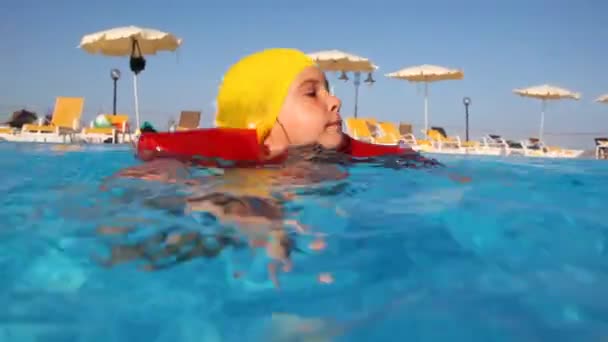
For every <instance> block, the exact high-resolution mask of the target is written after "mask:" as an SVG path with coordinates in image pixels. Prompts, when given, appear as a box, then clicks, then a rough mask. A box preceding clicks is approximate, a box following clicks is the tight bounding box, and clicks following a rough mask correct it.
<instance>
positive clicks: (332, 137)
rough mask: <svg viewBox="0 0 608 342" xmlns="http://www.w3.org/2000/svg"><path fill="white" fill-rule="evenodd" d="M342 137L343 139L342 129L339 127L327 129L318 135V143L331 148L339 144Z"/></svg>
mask: <svg viewBox="0 0 608 342" xmlns="http://www.w3.org/2000/svg"><path fill="white" fill-rule="evenodd" d="M342 139H343V134H342V130H340V129H335V130H327V131H325V133H324V134H323V135H322V136H321V137H320V139H319V144H320V145H321V146H323V147H324V148H329V149H332V148H336V147H338V146H340V144H341V143H342Z"/></svg>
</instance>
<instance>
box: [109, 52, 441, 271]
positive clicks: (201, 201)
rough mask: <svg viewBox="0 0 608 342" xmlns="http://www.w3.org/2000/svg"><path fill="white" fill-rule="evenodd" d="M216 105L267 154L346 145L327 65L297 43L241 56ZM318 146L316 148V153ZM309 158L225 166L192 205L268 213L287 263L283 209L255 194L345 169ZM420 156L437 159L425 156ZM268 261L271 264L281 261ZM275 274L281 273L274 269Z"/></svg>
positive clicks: (156, 174)
mask: <svg viewBox="0 0 608 342" xmlns="http://www.w3.org/2000/svg"><path fill="white" fill-rule="evenodd" d="M217 106H218V111H217V114H216V126H217V127H225V128H248V129H255V130H256V132H257V136H258V141H259V142H260V144H261V145H263V147H264V150H265V155H264V158H265V159H266V160H272V159H273V158H276V157H277V156H280V155H282V154H284V153H285V152H286V151H287V150H288V149H290V148H294V147H305V146H316V147H318V149H320V150H325V151H329V150H333V151H341V150H344V149H345V148H347V145H348V143H349V141H350V138H349V137H348V136H346V135H345V134H344V133H343V131H342V118H341V116H340V107H341V102H340V100H339V99H338V98H337V97H335V96H334V95H332V94H330V93H329V89H328V86H327V80H326V78H325V75H324V73H323V72H322V71H321V70H320V69H319V68H318V67H317V66H316V65H315V63H314V61H313V60H312V59H311V58H309V57H308V56H307V55H305V54H304V53H302V52H300V51H298V50H295V49H282V48H279V49H268V50H263V51H260V52H256V53H253V54H251V55H249V56H246V57H245V58H243V59H241V60H240V61H238V62H237V63H236V64H235V65H233V66H232V67H231V68H230V69H229V70H228V72H227V73H226V74H225V76H224V79H223V82H222V84H221V86H220V89H219V93H218V96H217ZM315 150H317V149H311V150H310V151H313V152H312V153H313V154H314V151H315ZM307 159H310V158H301V159H300V160H296V161H293V162H290V163H288V165H287V166H283V167H281V168H279V169H274V170H267V169H248V170H242V169H236V170H230V169H227V170H225V171H224V173H223V174H222V177H223V178H225V179H229V180H231V181H230V182H225V183H227V184H229V185H226V186H221V187H219V188H217V189H215V190H214V192H212V193H211V194H210V195H209V193H207V194H203V195H202V196H201V195H200V194H198V195H196V196H193V198H192V199H189V200H187V201H186V203H187V208H188V209H189V210H203V211H206V212H211V213H212V214H213V215H214V216H216V217H217V218H218V219H219V220H220V221H225V220H228V221H231V222H237V223H238V222H242V223H243V224H244V225H246V224H247V222H249V221H251V220H254V221H256V222H259V221H260V220H261V221H265V222H266V223H268V225H269V226H271V227H272V229H270V230H269V231H268V234H267V235H268V236H269V237H270V240H269V242H268V244H267V246H266V250H267V252H268V255H269V256H270V257H271V258H273V259H278V260H279V261H280V262H282V263H283V264H284V266H285V267H286V269H288V268H289V266H288V265H289V262H288V258H289V254H290V250H288V248H291V247H293V244H290V243H287V242H288V240H287V238H286V235H285V234H283V233H277V231H280V230H277V229H276V228H277V222H278V223H281V222H282V221H281V217H280V216H281V214H280V212H281V211H280V210H278V211H277V210H275V211H273V210H260V209H259V208H260V206H259V205H257V204H255V203H253V202H255V201H254V200H253V199H252V198H254V197H257V198H258V199H259V198H262V199H263V200H264V201H265V203H266V204H268V205H269V206H270V207H272V206H280V205H279V204H277V203H278V202H276V201H275V200H273V198H272V196H271V195H270V194H271V190H270V188H272V187H273V186H274V185H279V184H280V183H282V182H293V181H294V179H297V180H298V181H299V182H300V183H304V184H306V183H312V182H316V181H322V180H337V179H343V178H344V177H346V175H345V173H344V172H342V171H341V170H340V169H339V168H338V167H336V166H335V165H324V167H318V166H317V165H315V164H314V163H310V162H308V160H307ZM420 160H421V161H423V162H425V163H426V162H428V163H430V164H433V161H430V160H426V159H424V158H420ZM184 168H185V165H184V164H183V163H181V162H179V161H177V160H168V159H163V160H160V159H159V160H154V161H151V162H148V163H146V164H144V165H142V166H137V167H134V168H129V169H126V170H123V171H121V172H120V173H119V174H118V176H120V177H133V178H143V179H147V180H160V181H164V182H177V183H179V182H180V181H181V180H180V177H179V176H178V175H180V174H181V173H180V172H179V171H180V170H183V169H184ZM191 185H192V184H191ZM219 197H221V198H219ZM234 197H236V198H239V199H240V200H239V201H237V202H238V203H237V204H238V205H231V206H229V205H226V204H227V203H232V204H234V203H236V202H235V201H228V200H223V199H230V198H234ZM252 201H253V202H252ZM222 203H223V204H222ZM269 212H272V214H269ZM277 212H279V214H277ZM277 215H278V216H277ZM273 238H275V239H273ZM273 241H274V242H273ZM269 269H271V272H273V269H276V265H275V266H274V267H270V266H269ZM273 278H275V279H276V275H273ZM275 283H276V281H275Z"/></svg>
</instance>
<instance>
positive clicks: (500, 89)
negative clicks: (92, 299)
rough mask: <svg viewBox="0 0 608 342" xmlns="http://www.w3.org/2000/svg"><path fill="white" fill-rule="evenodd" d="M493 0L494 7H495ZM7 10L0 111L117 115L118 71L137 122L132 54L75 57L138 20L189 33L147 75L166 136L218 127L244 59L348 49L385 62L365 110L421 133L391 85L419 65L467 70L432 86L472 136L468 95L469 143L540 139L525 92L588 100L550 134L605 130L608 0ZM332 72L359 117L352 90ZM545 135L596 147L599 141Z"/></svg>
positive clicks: (29, 5) (230, 1)
mask: <svg viewBox="0 0 608 342" xmlns="http://www.w3.org/2000/svg"><path fill="white" fill-rule="evenodd" d="M495 3H496V4H495ZM498 3H499V1H482V0H477V1H450V0H445V1H405V0H404V1H396V0H395V1H379V2H376V3H374V2H370V1H359V0H354V1H280V0H274V1H269V0H264V1H247V0H240V1H236V0H223V1H194V0H191V1H174V2H171V1H156V0H149V1H139V0H132V1H118V0H105V1H102V2H92V1H75V0H72V1H68V0H56V1H42V0H38V1H31V0H24V1H3V2H2V3H1V4H0V32H2V35H3V42H2V44H1V45H0V56H1V58H2V63H0V75H2V82H0V109H2V108H4V109H2V110H7V109H6V108H14V107H19V106H25V105H29V106H31V107H33V108H38V109H39V110H41V111H46V109H47V108H49V107H50V106H52V105H53V101H54V98H55V96H84V97H85V98H86V104H85V114H84V116H85V118H86V119H87V120H88V119H91V118H93V117H94V116H95V114H97V113H98V112H100V111H104V110H105V111H111V106H112V83H111V80H110V77H109V70H110V68H112V67H118V68H120V69H121V70H122V72H123V78H122V79H121V81H120V82H119V94H118V96H119V99H118V106H119V111H121V112H127V113H133V93H132V78H131V74H130V73H129V71H128V60H127V58H109V57H102V56H94V55H89V54H86V53H85V52H83V51H81V50H79V49H77V48H76V46H77V45H78V43H79V41H80V38H81V36H82V35H84V34H87V33H92V32H95V31H99V30H104V29H108V28H112V27H116V26H126V25H137V26H143V27H152V28H157V29H160V30H164V31H170V32H172V33H174V34H176V35H178V36H179V37H181V38H183V40H184V42H183V45H182V48H181V49H180V51H179V52H178V53H177V54H172V53H161V54H159V55H157V56H151V57H149V58H148V59H147V61H148V65H147V68H146V70H145V71H144V72H143V73H142V74H141V77H140V82H139V84H140V108H141V112H142V117H143V118H144V119H148V120H151V121H152V122H154V123H156V124H158V125H161V126H162V127H165V124H166V122H167V120H168V118H169V117H171V116H172V117H177V116H178V113H179V111H180V110H182V109H200V110H202V111H203V112H204V118H203V124H204V125H206V126H208V125H210V124H211V122H212V118H211V116H210V115H211V114H212V113H213V106H212V103H213V100H214V97H215V95H216V92H217V87H218V84H219V80H220V77H221V75H222V74H223V73H224V72H225V71H226V69H227V68H228V67H229V66H230V64H231V63H234V62H235V61H236V60H237V59H239V58H240V57H242V56H244V55H245V54H247V53H250V52H253V51H256V50H259V49H262V48H267V47H296V48H299V49H302V50H304V51H306V52H311V51H317V50H324V49H341V50H345V51H349V52H352V53H355V54H359V55H362V56H365V57H369V58H371V59H372V60H373V61H374V62H375V63H376V64H377V65H379V66H380V69H379V70H378V73H377V75H376V79H377V81H378V82H377V83H375V84H374V86H373V87H371V88H369V87H367V86H362V87H361V92H360V94H361V95H360V107H359V108H360V112H359V113H360V115H365V116H376V117H378V118H379V119H384V120H391V121H400V120H401V121H407V122H411V123H413V124H414V125H416V126H415V127H416V128H415V129H416V131H417V132H418V131H419V129H420V127H421V125H422V124H423V98H422V87H417V86H416V85H415V84H410V83H407V82H404V81H397V80H391V79H387V78H385V77H383V76H382V75H383V74H384V73H387V72H390V71H394V70H397V69H400V68H402V67H406V66H411V65H417V64H424V63H428V64H439V65H443V66H448V67H457V68H463V69H464V71H465V79H464V80H462V81H447V82H441V83H435V84H432V85H431V88H430V94H431V96H430V119H431V123H432V124H435V125H443V126H444V127H446V129H447V130H448V133H455V134H462V132H463V131H464V109H463V105H462V97H463V96H470V97H471V98H472V100H473V104H472V107H471V130H472V134H473V136H474V137H475V136H477V135H479V134H483V133H485V132H486V131H490V130H492V128H494V129H493V131H495V132H499V133H503V134H504V135H508V136H512V137H515V138H523V137H526V136H529V135H534V134H536V132H537V131H538V126H539V120H540V114H539V112H540V102H539V101H536V100H532V99H525V98H520V97H518V96H515V95H514V94H512V92H511V90H512V89H513V88H516V87H526V86H532V85H537V84H542V83H553V84H556V85H559V86H563V87H566V88H569V89H572V90H576V91H579V92H581V93H582V95H583V97H582V99H581V100H580V101H560V102H557V103H554V104H550V105H549V109H548V113H547V116H546V126H545V127H546V129H545V130H546V132H547V133H549V134H550V133H552V132H553V133H559V132H598V133H604V134H606V135H608V129H607V128H608V126H607V125H608V105H600V104H597V103H593V102H592V101H593V99H595V98H596V97H597V96H598V95H600V94H603V93H608V72H606V70H608V68H607V67H608V55H607V52H608V44H606V39H607V38H608V24H606V18H605V14H606V13H608V2H606V1H603V0H580V1H571V0H554V1H540V0H529V1H524V0H513V1H500V4H498ZM336 78H337V75H333V74H331V75H330V81H331V82H332V83H333V84H334V85H335V89H336V93H337V95H338V96H340V97H341V98H342V100H343V110H342V113H343V116H350V115H352V112H353V94H354V90H353V85H352V83H351V82H349V83H342V82H340V81H338V80H337V79H336ZM546 140H548V141H549V142H554V143H557V142H559V143H568V144H570V145H572V144H574V145H577V146H587V147H589V146H590V145H591V144H592V142H591V136H581V137H578V138H576V139H574V140H573V139H570V138H566V137H560V136H551V135H548V136H547V137H546Z"/></svg>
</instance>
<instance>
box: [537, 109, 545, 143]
mask: <svg viewBox="0 0 608 342" xmlns="http://www.w3.org/2000/svg"><path fill="white" fill-rule="evenodd" d="M546 109H547V102H546V100H545V99H543V100H542V105H541V110H540V130H539V132H538V139H539V140H540V141H543V131H544V129H545V110H546Z"/></svg>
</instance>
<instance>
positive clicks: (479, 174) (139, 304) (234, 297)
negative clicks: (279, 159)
mask: <svg viewBox="0 0 608 342" xmlns="http://www.w3.org/2000/svg"><path fill="white" fill-rule="evenodd" d="M0 156H1V158H0V179H1V181H0V190H1V193H2V194H3V195H2V197H0V207H1V208H2V209H1V210H0V244H1V245H0V247H1V248H0V270H2V271H1V273H2V277H0V341H2V342H12V341H19V342H30V341H32V342H33V341H36V342H43V341H44V342H46V341H70V342H71V341H86V342H96V341H104V342H110V341H128V340H134V341H154V342H181V341H184V342H194V341H205V342H207V341H209V342H215V341H405V340H408V341H605V340H608V300H607V298H608V259H607V257H608V224H607V223H606V221H605V217H606V212H605V210H606V208H607V204H608V202H607V198H608V197H607V195H608V164H606V163H602V162H598V161H593V160H541V159H525V158H516V157H510V158H498V157H466V156H439V155H437V156H433V157H435V158H437V159H439V160H440V161H442V162H443V163H444V164H445V165H446V168H441V169H432V170H413V169H401V170H398V169H392V168H383V167H378V165H357V166H353V167H351V168H350V169H349V172H350V177H349V179H348V181H346V182H342V183H341V184H340V185H336V184H335V183H332V184H328V185H327V188H329V187H331V189H329V190H332V189H333V190H332V191H321V190H323V189H322V188H323V187H321V189H319V188H317V190H316V191H310V192H308V193H306V194H302V195H300V196H298V197H296V198H294V199H293V200H292V203H290V204H289V206H290V207H291V208H292V210H291V211H290V215H291V216H292V218H293V219H297V220H298V221H299V222H301V223H302V224H304V225H306V226H307V227H309V228H310V229H312V230H313V231H315V232H322V233H323V234H324V235H325V238H324V242H325V244H326V246H325V248H311V246H313V244H311V243H312V242H313V241H314V238H313V237H312V236H310V235H304V236H295V240H296V243H297V244H298V246H299V249H300V251H296V252H294V253H293V254H292V256H293V269H292V270H291V271H290V272H288V273H280V275H279V278H280V283H281V287H280V289H276V288H275V287H274V286H273V283H272V282H271V281H270V280H269V278H268V274H267V271H266V264H267V261H268V260H267V257H266V256H265V254H264V253H260V252H259V251H258V252H256V253H255V254H254V253H253V251H252V250H250V249H247V248H245V249H236V248H234V249H225V250H224V251H223V252H222V253H221V254H220V255H219V256H218V257H217V258H196V259H193V260H190V261H188V262H183V263H180V264H177V265H175V266H173V267H169V268H167V269H164V270H159V271H155V272H145V271H142V269H141V267H140V265H141V263H138V262H137V261H133V262H126V263H124V264H120V265H117V266H115V267H103V266H102V265H101V264H100V262H99V260H100V258H101V259H103V258H105V257H106V256H107V255H108V251H109V249H110V248H111V246H112V245H114V244H117V243H119V240H120V241H122V240H125V239H129V240H130V241H141V240H142V239H146V237H150V236H153V235H154V234H155V233H157V232H158V231H161V230H164V229H172V230H174V231H175V230H177V231H179V230H180V229H183V230H186V229H190V230H193V229H194V230H196V229H204V226H206V225H213V224H215V223H213V222H211V221H205V220H204V217H202V216H201V215H196V214H184V213H183V212H180V211H179V210H177V211H176V210H165V209H163V208H157V207H154V206H150V205H145V203H146V202H145V201H144V200H143V198H144V197H145V198H146V199H150V198H153V197H154V196H161V195H163V194H164V195H166V194H168V193H171V192H176V191H178V190H177V189H176V188H175V187H172V186H170V185H161V184H157V183H152V182H143V181H135V180H132V181H130V180H124V181H122V183H121V184H120V186H117V187H116V188H114V189H113V190H106V191H102V189H100V186H101V185H102V184H104V181H105V179H106V177H108V176H110V175H112V174H114V173H115V172H117V171H118V170H120V169H122V168H125V167H128V166H132V165H136V164H138V163H139V162H138V161H137V160H136V159H135V158H134V157H133V154H132V152H131V151H130V150H129V149H128V148H121V147H112V146H91V147H82V148H77V149H58V148H57V147H51V146H43V145H35V144H20V145H15V144H9V143H3V144H0ZM451 174H457V175H462V176H467V177H470V178H471V181H470V182H458V181H455V180H454V178H453V177H450V175H451ZM125 189H131V190H125ZM133 189H135V190H133ZM129 191H130V193H131V195H128V193H129ZM127 195H128V196H127ZM210 222H211V223H210ZM101 226H112V227H121V226H129V227H132V228H135V231H134V232H132V233H131V234H129V236H128V237H126V236H123V237H112V236H103V235H100V234H99V233H98V229H99V227H101ZM121 239H122V240H121ZM123 242H124V241H123ZM243 270H244V271H245V273H244V274H245V275H244V276H237V274H240V273H238V272H241V271H243Z"/></svg>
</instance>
